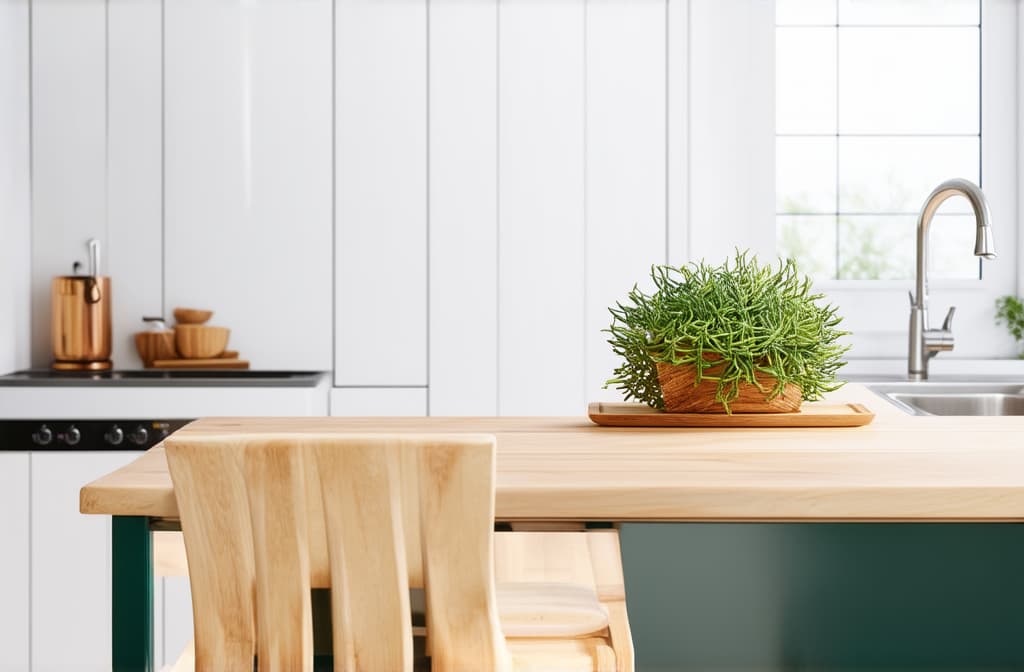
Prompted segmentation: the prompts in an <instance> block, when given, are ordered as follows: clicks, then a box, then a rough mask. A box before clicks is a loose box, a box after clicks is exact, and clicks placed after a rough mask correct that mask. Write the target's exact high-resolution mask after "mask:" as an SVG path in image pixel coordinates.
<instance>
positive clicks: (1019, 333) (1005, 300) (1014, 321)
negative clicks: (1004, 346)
mask: <svg viewBox="0 0 1024 672" xmlns="http://www.w3.org/2000/svg"><path fill="white" fill-rule="evenodd" d="M996 324H1005V325H1006V328H1007V329H1008V330H1009V331H1010V335H1011V336H1013V337H1014V338H1015V339H1016V340H1017V342H1018V343H1020V342H1021V341H1022V340H1024V303H1021V300H1020V299H1019V298H1017V297H1016V296H1001V297H999V298H998V299H996ZM1020 357H1021V359H1024V352H1022V353H1021V354H1020Z"/></svg>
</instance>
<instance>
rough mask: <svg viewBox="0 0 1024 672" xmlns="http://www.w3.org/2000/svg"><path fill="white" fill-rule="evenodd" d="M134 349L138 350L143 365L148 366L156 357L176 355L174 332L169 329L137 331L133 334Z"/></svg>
mask: <svg viewBox="0 0 1024 672" xmlns="http://www.w3.org/2000/svg"><path fill="white" fill-rule="evenodd" d="M135 349H136V350H138V351H139V358H140V359H142V363H143V364H144V365H145V366H149V365H150V364H152V363H153V360H156V359H174V358H175V357H177V354H176V353H175V350H174V332H173V331H171V330H169V329H168V330H167V331H140V332H138V333H137V334H135Z"/></svg>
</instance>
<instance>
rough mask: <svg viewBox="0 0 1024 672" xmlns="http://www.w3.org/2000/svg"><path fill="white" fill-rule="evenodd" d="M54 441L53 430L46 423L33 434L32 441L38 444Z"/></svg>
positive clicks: (44, 444) (43, 444) (46, 444)
mask: <svg viewBox="0 0 1024 672" xmlns="http://www.w3.org/2000/svg"><path fill="white" fill-rule="evenodd" d="M51 441H53V430H51V429H50V428H49V427H47V426H46V425H43V426H41V427H40V428H39V429H37V430H36V431H35V432H34V433H33V434H32V443H34V444H36V445H37V446H48V445H50V442H51Z"/></svg>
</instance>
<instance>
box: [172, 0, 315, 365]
mask: <svg viewBox="0 0 1024 672" xmlns="http://www.w3.org/2000/svg"><path fill="white" fill-rule="evenodd" d="M331 12H332V8H331V2H330V0H298V1H295V0H258V1H254V2H230V1H227V0H216V1H214V2H210V1H208V0H180V1H176V2H167V3H165V7H164V13H165V14H164V16H165V18H164V76H165V89H164V114H165V121H164V123H165V126H164V151H165V155H164V162H165V163H164V171H165V173H164V188H165V192H164V199H165V206H164V207H165V214H164V217H165V225H164V226H165V230H164V238H165V243H164V245H165V246H164V259H165V285H164V297H165V301H164V303H165V306H166V308H167V309H168V311H169V310H170V309H172V308H174V307H175V306H185V305H188V306H196V307H209V308H211V309H213V310H214V311H216V314H215V316H214V319H213V322H214V323H215V324H219V325H222V326H227V327H230V328H231V330H232V336H231V341H230V344H229V345H230V347H231V348H232V349H237V350H240V351H241V353H242V356H243V357H245V358H247V359H250V360H251V361H252V363H253V366H254V367H258V368H261V369H282V368H298V369H327V368H330V362H331V310H332V306H331V297H332V293H331V263H332V261H331V239H332V238H331V226H332V223H331V137H332V136H331V128H332V120H331V89H332V84H331V81H332V80H331V40H332V34H331V33H332V31H331Z"/></svg>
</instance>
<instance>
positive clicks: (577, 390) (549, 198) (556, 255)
mask: <svg viewBox="0 0 1024 672" xmlns="http://www.w3.org/2000/svg"><path fill="white" fill-rule="evenodd" d="M584 7H585V5H584V0H502V2H501V3H500V5H499V20H500V23H499V27H500V28H499V29H500V36H499V52H498V61H499V64H498V73H499V74H498V77H499V79H498V86H499V103H498V106H499V110H498V118H499V130H498V142H499V150H498V151H499V168H498V170H499V176H500V182H499V203H500V205H499V224H498V237H499V250H500V252H499V282H498V288H499V296H498V301H499V306H500V309H501V317H500V320H499V325H498V339H499V341H498V342H499V368H498V403H499V406H498V410H499V412H500V413H501V414H503V415H532V414H539V415H544V414H561V413H579V412H581V411H582V409H583V408H584V401H585V395H584V380H585V376H584V370H585V356H584V351H583V348H582V347H581V343H582V342H584V340H585V336H586V332H585V324H584V301H585V295H584V250H585V237H584V236H585V231H584V114H585V112H584V105H585V91H584V81H585V71H584V58H585V46H584V30H585V21H584Z"/></svg>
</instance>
